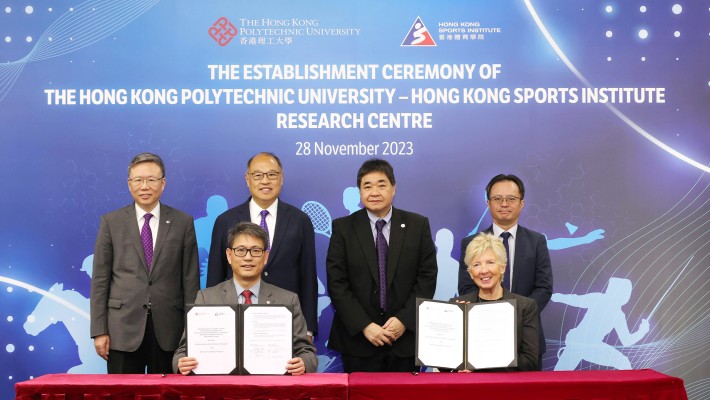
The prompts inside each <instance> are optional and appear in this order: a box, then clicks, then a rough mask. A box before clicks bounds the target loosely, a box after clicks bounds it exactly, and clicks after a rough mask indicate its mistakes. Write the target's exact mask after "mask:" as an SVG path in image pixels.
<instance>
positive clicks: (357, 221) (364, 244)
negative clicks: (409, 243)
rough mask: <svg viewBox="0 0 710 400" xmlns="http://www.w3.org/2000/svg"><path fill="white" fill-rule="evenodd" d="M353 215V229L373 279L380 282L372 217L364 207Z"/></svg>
mask: <svg viewBox="0 0 710 400" xmlns="http://www.w3.org/2000/svg"><path fill="white" fill-rule="evenodd" d="M353 217H354V221H353V229H354V230H355V235H356V236H357V239H358V241H359V242H360V248H361V249H362V254H363V255H364V256H365V261H366V262H367V268H368V269H369V270H370V274H371V275H372V279H374V280H375V282H378V281H379V280H380V272H379V267H378V266H377V249H375V238H374V236H372V228H371V227H370V219H369V218H368V216H367V211H366V210H365V209H364V208H363V209H362V210H360V211H358V212H356V213H355V214H353Z"/></svg>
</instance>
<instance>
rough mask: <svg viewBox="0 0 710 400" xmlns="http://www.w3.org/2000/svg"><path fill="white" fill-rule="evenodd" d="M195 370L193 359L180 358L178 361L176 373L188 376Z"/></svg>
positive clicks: (194, 360) (195, 363)
mask: <svg viewBox="0 0 710 400" xmlns="http://www.w3.org/2000/svg"><path fill="white" fill-rule="evenodd" d="M195 368H197V360H196V359H195V357H180V359H179V360H178V372H180V373H181V374H183V375H188V374H189V373H190V372H192V370H193V369H195Z"/></svg>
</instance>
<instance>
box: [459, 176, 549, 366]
mask: <svg viewBox="0 0 710 400" xmlns="http://www.w3.org/2000/svg"><path fill="white" fill-rule="evenodd" d="M486 197H487V198H488V209H489V210H490V212H491V218H492V219H493V225H491V226H490V227H489V228H488V229H486V230H485V231H483V232H485V233H491V234H493V235H494V236H495V237H497V238H499V239H500V240H501V241H502V242H503V246H504V247H505V252H506V253H507V254H506V255H507V257H508V260H507V261H508V262H507V265H506V269H505V277H504V278H503V287H504V288H505V289H507V290H509V291H511V292H512V293H515V294H518V295H520V296H525V297H529V298H531V299H533V300H535V303H537V309H538V311H539V313H542V310H543V309H544V308H545V305H547V302H548V301H550V296H552V265H551V264H550V252H549V251H548V249H547V239H546V238H545V236H544V235H543V234H541V233H538V232H535V231H533V230H530V229H527V228H524V227H522V226H520V225H518V218H519V217H520V212H521V211H522V210H523V206H524V205H525V200H524V199H525V186H524V185H523V181H522V180H521V179H520V178H518V177H517V176H515V175H504V174H500V175H496V176H495V177H493V179H491V181H490V182H488V185H486ZM475 236H476V235H471V236H469V237H467V238H465V239H464V240H463V241H462V242H461V261H460V263H459V296H462V295H464V294H468V293H472V292H474V291H476V290H478V288H477V287H476V284H475V283H474V282H473V280H472V279H471V276H470V275H469V273H468V271H467V266H466V263H465V262H464V255H465V254H466V247H468V244H469V243H471V240H473V238H474V237H475ZM538 326H539V328H540V329H539V333H540V337H539V351H540V352H539V359H538V364H537V365H538V367H540V368H541V367H542V356H543V354H544V353H545V333H544V332H543V331H542V323H540V321H539V320H538Z"/></svg>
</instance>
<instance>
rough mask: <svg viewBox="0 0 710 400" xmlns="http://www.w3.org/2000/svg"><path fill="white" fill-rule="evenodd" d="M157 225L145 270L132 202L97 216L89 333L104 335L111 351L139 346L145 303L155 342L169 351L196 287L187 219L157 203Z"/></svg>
mask: <svg viewBox="0 0 710 400" xmlns="http://www.w3.org/2000/svg"><path fill="white" fill-rule="evenodd" d="M159 224H160V225H159V228H158V236H157V238H156V241H155V246H154V247H155V249H154V251H153V265H152V267H151V269H150V274H148V270H147V268H146V262H145V255H144V253H143V245H142V244H141V238H140V231H139V228H138V220H137V217H136V209H135V206H134V205H133V204H131V205H130V206H126V207H123V208H121V209H119V210H116V211H114V212H112V213H109V214H106V215H104V216H102V217H101V223H100V225H99V234H98V237H97V238H96V247H95V249H94V267H93V277H92V279H91V301H90V308H91V312H90V313H91V337H95V336H98V335H103V334H108V335H109V336H110V339H111V344H110V348H111V350H119V351H127V352H132V351H136V350H137V349H138V347H139V346H140V344H141V342H142V341H143V334H144V333H145V324H146V319H147V315H148V314H147V304H148V302H149V301H150V303H151V309H152V319H153V325H154V327H155V336H156V338H157V340H158V343H159V344H160V347H161V348H162V349H163V350H165V351H174V350H175V349H176V348H177V345H178V341H179V340H180V332H182V330H183V328H184V311H183V308H184V305H185V304H186V303H191V302H192V300H194V298H195V294H196V293H197V291H198V290H199V288H200V270H199V266H198V260H197V240H196V239H195V227H194V223H193V219H192V217H191V216H189V215H187V214H185V213H183V212H181V211H178V210H176V209H174V208H171V207H168V206H166V205H165V204H161V205H160V221H159Z"/></svg>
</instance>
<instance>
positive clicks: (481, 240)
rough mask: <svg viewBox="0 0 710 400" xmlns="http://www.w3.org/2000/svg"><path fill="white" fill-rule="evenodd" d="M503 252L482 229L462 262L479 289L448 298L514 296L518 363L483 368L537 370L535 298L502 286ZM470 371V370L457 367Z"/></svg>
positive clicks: (473, 299)
mask: <svg viewBox="0 0 710 400" xmlns="http://www.w3.org/2000/svg"><path fill="white" fill-rule="evenodd" d="M506 260H507V256H506V252H505V247H503V243H501V241H500V239H498V238H497V237H495V236H493V235H491V234H488V233H481V234H479V235H478V236H476V237H475V238H474V239H473V240H471V243H469V245H468V246H467V247H466V256H465V257H464V262H465V263H466V266H467V267H468V268H467V270H468V273H469V274H470V275H471V279H473V282H474V283H475V284H476V286H478V291H475V292H472V293H469V294H466V295H463V296H459V297H456V298H453V299H451V301H454V302H457V303H485V302H487V301H496V300H509V299H515V300H516V303H517V306H516V309H515V313H516V325H517V326H516V330H517V335H516V336H517V341H518V343H517V349H518V366H517V367H514V368H496V369H487V370H486V371H537V370H539V369H540V366H539V365H538V353H539V350H538V347H539V345H538V329H539V328H538V316H537V304H535V301H534V300H532V299H530V298H527V297H524V296H519V295H517V294H515V293H511V292H510V291H508V290H507V289H504V288H503V286H502V283H503V274H504V273H505V266H506ZM459 372H470V371H466V370H464V371H459Z"/></svg>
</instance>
